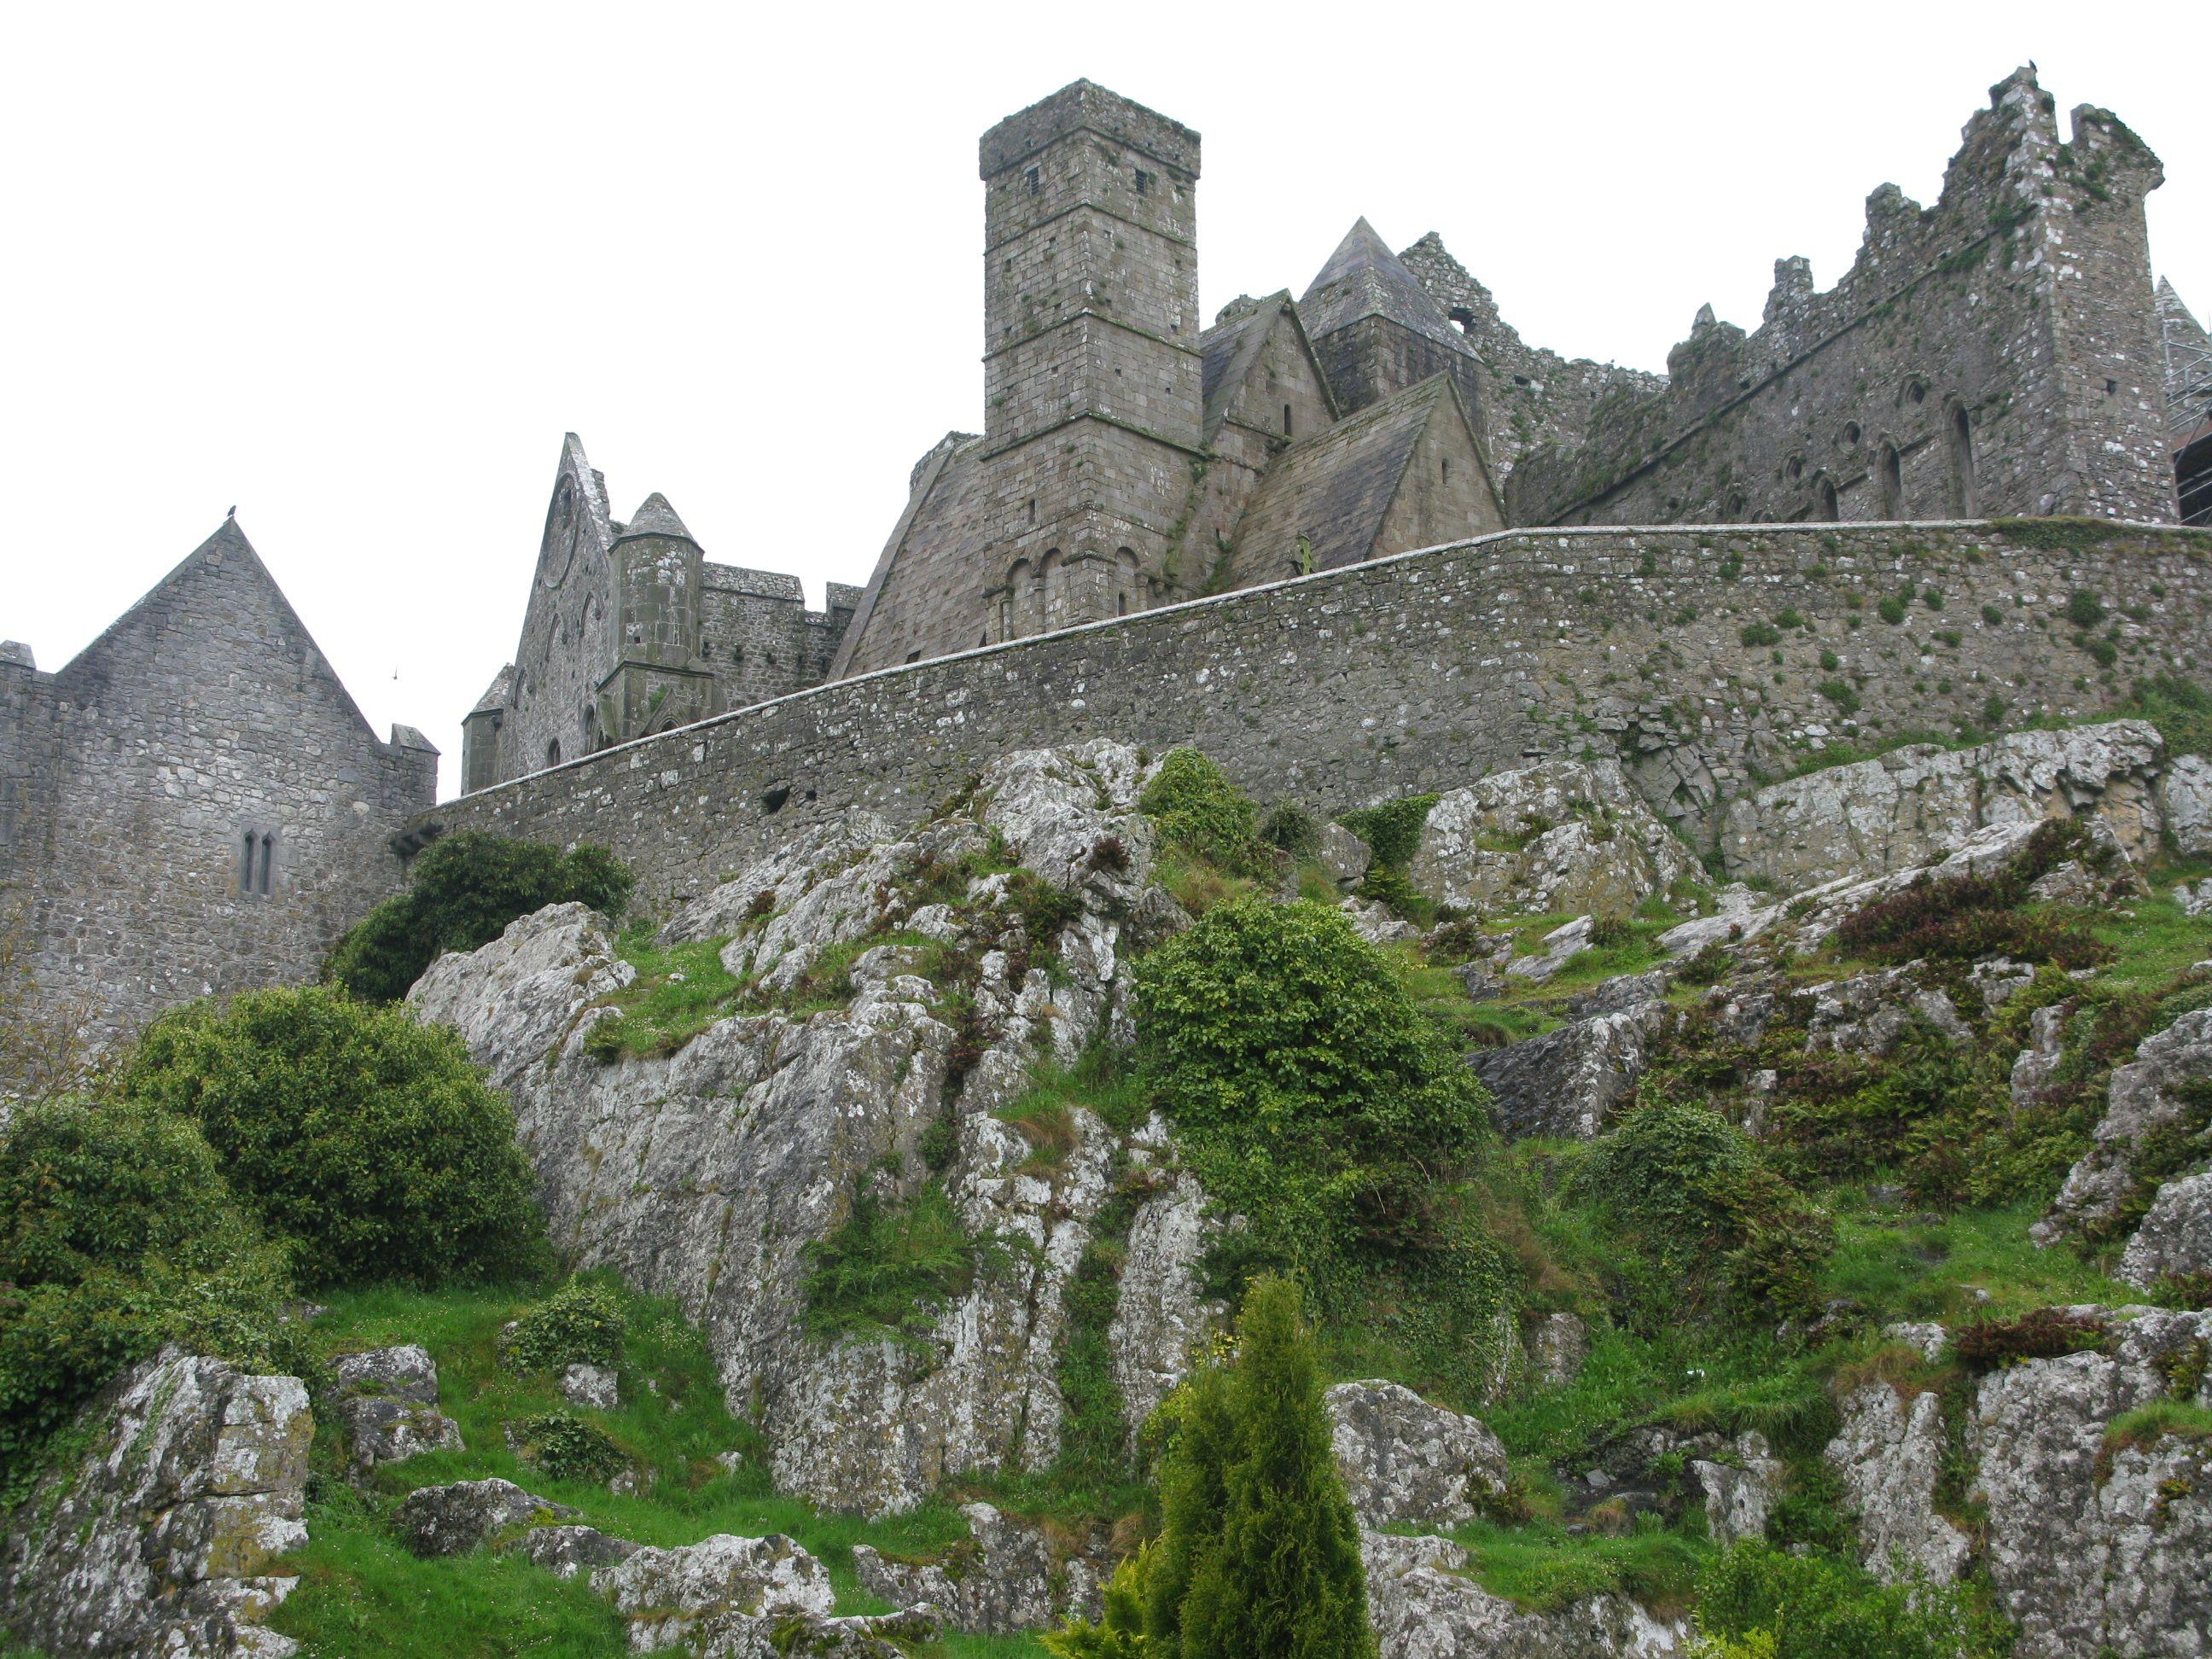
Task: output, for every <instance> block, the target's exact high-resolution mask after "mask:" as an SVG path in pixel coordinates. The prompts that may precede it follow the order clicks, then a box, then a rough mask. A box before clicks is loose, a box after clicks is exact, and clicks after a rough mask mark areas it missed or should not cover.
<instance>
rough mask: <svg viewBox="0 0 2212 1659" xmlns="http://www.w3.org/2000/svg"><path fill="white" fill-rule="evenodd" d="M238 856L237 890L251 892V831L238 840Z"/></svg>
mask: <svg viewBox="0 0 2212 1659" xmlns="http://www.w3.org/2000/svg"><path fill="white" fill-rule="evenodd" d="M239 840H240V846H239V854H238V890H239V891H240V892H241V893H250V892H252V890H253V831H252V830H251V829H248V830H247V831H246V833H245V834H244V835H243V836H240V838H239Z"/></svg>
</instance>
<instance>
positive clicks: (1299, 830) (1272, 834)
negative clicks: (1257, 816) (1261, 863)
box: [1260, 801, 1321, 859]
mask: <svg viewBox="0 0 2212 1659" xmlns="http://www.w3.org/2000/svg"><path fill="white" fill-rule="evenodd" d="M1260 839H1261V841H1264V842H1267V845H1268V846H1270V847H1279V848H1282V850H1283V851H1284V852H1285V853H1288V854H1290V855H1291V857H1292V858H1301V859H1302V858H1306V857H1308V856H1310V854H1312V853H1313V852H1314V850H1315V849H1316V848H1318V847H1319V846H1320V845H1321V826H1320V825H1319V824H1317V823H1315V822H1314V820H1313V814H1312V813H1310V812H1309V811H1306V810H1305V809H1304V807H1301V806H1293V805H1291V804H1290V803H1289V802H1288V801H1284V802H1282V803H1280V804H1279V805H1274V806H1271V807H1269V808H1268V809H1267V817H1264V818H1262V819H1261V820H1260Z"/></svg>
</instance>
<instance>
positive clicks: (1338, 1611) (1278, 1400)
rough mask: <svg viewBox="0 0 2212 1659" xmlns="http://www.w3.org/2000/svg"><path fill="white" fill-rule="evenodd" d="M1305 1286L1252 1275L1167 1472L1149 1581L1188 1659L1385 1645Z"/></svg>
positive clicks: (1339, 1657) (1156, 1627)
mask: <svg viewBox="0 0 2212 1659" xmlns="http://www.w3.org/2000/svg"><path fill="white" fill-rule="evenodd" d="M1298 1303H1299V1297H1298V1291H1297V1286H1296V1285H1294V1284H1292V1283H1291V1282H1290V1281H1288V1280H1285V1279H1261V1280H1259V1281H1257V1282H1255V1284H1254V1285H1253V1286H1252V1288H1251V1290H1250V1291H1249V1293H1248V1294H1247V1296H1246V1297H1245V1301H1244V1309H1243V1313H1242V1315H1241V1316H1239V1318H1238V1320H1237V1354H1236V1358H1235V1361H1234V1363H1233V1364H1231V1365H1230V1366H1228V1367H1226V1368H1209V1369H1208V1370H1206V1371H1202V1372H1201V1373H1200V1374H1199V1376H1197V1377H1195V1378H1194V1379H1193V1381H1192V1383H1191V1384H1190V1385H1188V1392H1187V1395H1186V1399H1185V1401H1184V1402H1183V1405H1184V1409H1183V1410H1182V1413H1181V1424H1180V1432H1179V1434H1178V1435H1177V1436H1176V1440H1175V1443H1174V1444H1173V1445H1172V1446H1171V1447H1170V1449H1169V1450H1168V1453H1167V1455H1166V1458H1165V1459H1164V1466H1163V1468H1162V1470H1161V1475H1160V1515H1161V1530H1160V1540H1159V1545H1158V1560H1157V1563H1156V1564H1155V1565H1153V1567H1152V1571H1151V1572H1150V1573H1149V1575H1148V1577H1149V1581H1150V1582H1149V1583H1147V1584H1146V1620H1145V1627H1146V1636H1147V1637H1148V1638H1150V1642H1151V1644H1152V1649H1153V1650H1155V1651H1158V1652H1162V1653H1176V1654H1180V1655H1182V1656H1184V1659H1245V1656H1249V1655H1254V1654H1263V1653H1265V1654H1297V1655H1308V1656H1312V1659H1323V1656H1327V1659H1363V1656H1372V1655H1373V1653H1374V1652H1375V1637H1374V1633H1373V1632H1372V1631H1371V1630H1370V1628H1369V1626H1368V1623H1367V1579H1366V1574H1365V1571H1364V1569H1363V1567H1362V1566H1361V1565H1360V1559H1359V1527H1358V1522H1357V1521H1356V1520H1355V1519H1354V1518H1353V1516H1352V1505H1351V1504H1350V1502H1349V1501H1348V1500H1347V1499H1346V1497H1345V1495H1344V1483H1343V1480H1342V1479H1341V1478H1340V1476H1339V1474H1338V1473H1337V1468H1336V1459H1335V1455H1334V1452H1333V1451H1332V1449H1331V1448H1330V1431H1329V1419H1328V1410H1327V1408H1326V1407H1324V1406H1323V1404H1322V1390H1321V1368H1320V1365H1319V1364H1318V1362H1317V1360H1316V1357H1315V1353H1314V1346H1313V1340H1312V1337H1311V1336H1310V1334H1309V1333H1308V1332H1307V1331H1306V1329H1305V1328H1304V1324H1303V1322H1301V1320H1300V1318H1299V1312H1298Z"/></svg>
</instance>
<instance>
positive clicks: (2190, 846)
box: [2158, 755, 2212, 858]
mask: <svg viewBox="0 0 2212 1659" xmlns="http://www.w3.org/2000/svg"><path fill="white" fill-rule="evenodd" d="M2158 811H2159V816H2160V817H2161V818H2162V819H2164V820H2165V824H2166V834H2167V835H2168V836H2172V840H2173V848H2174V850H2175V851H2176V852H2178V853H2180V854H2183V855H2184V856H2185V857H2188V858H2195V857H2197V856H2198V855H2199V854H2204V853H2212V761H2208V760H2206V759H2205V758H2204V757H2203V756H2202V755H2176V756H2175V757H2172V759H2171V760H2170V761H2169V762H2168V763H2166V775H2165V776H2164V777H2162V778H2160V780H2159V781H2158Z"/></svg>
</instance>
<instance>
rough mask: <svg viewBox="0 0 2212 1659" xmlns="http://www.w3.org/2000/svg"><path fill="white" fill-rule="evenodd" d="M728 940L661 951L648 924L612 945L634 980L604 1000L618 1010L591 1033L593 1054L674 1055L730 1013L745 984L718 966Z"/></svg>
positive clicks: (715, 940) (705, 940)
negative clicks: (634, 974)
mask: <svg viewBox="0 0 2212 1659" xmlns="http://www.w3.org/2000/svg"><path fill="white" fill-rule="evenodd" d="M728 943H729V940H728V939H700V940H697V941H695V942H694V943H692V944H689V945H669V946H666V947H663V946H661V945H656V944H655V943H654V942H653V929H652V927H651V925H650V924H647V925H645V926H642V927H634V928H631V929H630V930H629V931H628V932H626V933H623V936H622V938H621V939H620V941H619V942H618V944H617V946H616V949H617V951H618V952H619V954H620V955H621V957H622V959H623V961H624V962H627V963H629V964H630V966H631V967H633V968H635V969H637V978H636V979H635V980H634V981H631V983H630V984H629V986H627V987H624V988H623V990H621V991H618V992H617V993H616V994H614V995H613V996H612V997H611V998H609V999H608V1001H609V1003H610V1004H611V1006H615V1007H617V1008H619V1009H621V1010H622V1018H620V1019H617V1020H610V1021H607V1022H606V1023H605V1024H602V1025H600V1026H599V1027H597V1028H596V1029H595V1030H593V1031H592V1047H593V1051H594V1052H595V1053H596V1052H604V1053H606V1054H609V1055H612V1054H628V1055H632V1056H644V1055H651V1054H672V1053H674V1052H675V1051H676V1050H677V1049H678V1048H682V1047H683V1046H684V1044H685V1043H687V1042H690V1040H691V1039H692V1038H693V1037H695V1036H698V1035H699V1033H700V1032H702V1031H703V1030H706V1029H707V1028H708V1026H709V1025H712V1024H714V1022H715V1021H716V1020H718V1019H720V1018H723V1017H724V1016H725V1015H726V1014H727V1013H729V1012H731V1010H732V1006H733V1005H734V1004H735V1003H736V1001H737V1000H738V996H739V995H740V994H741V993H742V992H743V990H744V982H743V981H740V980H739V979H738V976H737V975H735V974H732V972H731V971H730V970H729V969H727V968H725V967H724V966H723V965H722V947H723V946H724V945H727V944H728Z"/></svg>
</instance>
